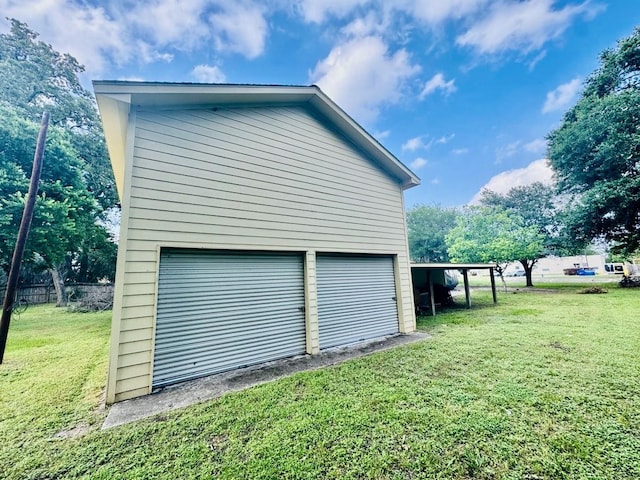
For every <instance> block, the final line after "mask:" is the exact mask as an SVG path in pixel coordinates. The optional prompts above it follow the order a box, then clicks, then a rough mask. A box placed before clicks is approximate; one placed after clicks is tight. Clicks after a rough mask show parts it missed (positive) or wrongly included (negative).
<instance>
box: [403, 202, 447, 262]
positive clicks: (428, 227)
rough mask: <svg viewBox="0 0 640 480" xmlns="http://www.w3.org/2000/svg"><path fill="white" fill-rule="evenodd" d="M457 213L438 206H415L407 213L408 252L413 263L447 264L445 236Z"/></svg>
mask: <svg viewBox="0 0 640 480" xmlns="http://www.w3.org/2000/svg"><path fill="white" fill-rule="evenodd" d="M458 215H459V213H458V211H457V210H455V209H453V208H442V207H440V206H439V205H416V206H415V207H413V208H411V209H409V210H408V211H407V232H408V236H409V252H410V256H411V260H413V261H415V262H448V261H449V255H448V254H447V244H446V242H445V239H444V237H445V235H446V234H447V233H448V232H449V230H451V229H452V228H453V227H454V225H455V223H456V217H457V216H458Z"/></svg>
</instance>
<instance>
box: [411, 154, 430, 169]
mask: <svg viewBox="0 0 640 480" xmlns="http://www.w3.org/2000/svg"><path fill="white" fill-rule="evenodd" d="M427 163H429V162H428V161H427V160H425V159H424V158H422V157H418V158H416V159H415V160H414V161H413V162H411V163H410V164H409V167H410V168H411V170H420V169H421V168H422V167H424V166H425V165H427Z"/></svg>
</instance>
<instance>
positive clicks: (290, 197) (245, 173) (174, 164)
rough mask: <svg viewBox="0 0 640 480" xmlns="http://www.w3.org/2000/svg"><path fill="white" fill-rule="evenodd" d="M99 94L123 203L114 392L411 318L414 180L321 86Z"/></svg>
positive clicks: (353, 338)
mask: <svg viewBox="0 0 640 480" xmlns="http://www.w3.org/2000/svg"><path fill="white" fill-rule="evenodd" d="M94 90H95V94H96V98H97V101H98V106H99V109H100V114H101V116H102V120H103V127H104V132H105V137H106V140H107V146H108V150H109V156H110V158H111V163H112V166H113V171H114V176H115V179H116V184H117V188H118V193H119V195H120V199H121V202H122V220H121V229H120V238H119V251H118V264H117V273H116V282H115V297H114V309H113V323H112V332H111V354H110V364H109V376H108V383H107V403H113V402H117V401H121V400H125V399H128V398H133V397H137V396H140V395H145V394H149V393H151V392H153V391H154V390H155V389H158V388H162V387H165V386H167V385H170V384H174V383H178V382H182V381H185V380H190V379H194V378H198V377H202V376H206V375H210V374H215V373H219V372H223V371H227V370H231V369H235V368H239V367H243V366H247V365H253V364H259V363H263V362H266V361H270V360H274V359H279V358H285V357H290V356H295V355H299V354H317V353H319V352H320V351H321V350H322V349H325V348H331V347H336V346H340V345H347V344H350V343H353V342H357V341H361V340H365V339H372V338H378V337H381V336H384V335H388V334H394V333H397V332H411V331H413V330H414V329H415V316H414V309H413V298H412V287H411V275H410V268H409V259H408V247H407V234H406V226H405V216H404V204H403V190H404V189H406V188H409V187H411V186H414V185H417V184H418V183H419V180H418V178H417V177H416V176H415V174H413V173H412V172H411V171H410V170H409V169H407V168H406V167H405V166H404V165H403V164H402V163H401V162H399V161H398V160H397V159H396V158H395V157H394V156H393V155H392V154H391V153H390V152H389V151H387V150H386V149H385V148H384V147H383V146H382V145H380V144H379V143H378V142H377V141H376V140H375V139H374V138H372V137H371V136H370V135H369V134H368V133H367V132H366V131H365V130H364V129H362V127H360V126H359V125H358V124H357V123H356V122H354V120H353V119H351V118H350V117H349V116H348V115H346V114H345V113H344V112H343V111H342V110H341V109H340V108H339V107H338V106H336V105H335V104H334V103H333V102H332V101H331V100H330V99H329V98H328V97H327V96H326V95H325V94H324V93H323V92H322V91H321V90H320V89H319V88H317V87H315V86H310V87H308V86H303V87H291V86H256V85H209V84H176V83H147V82H116V81H99V82H94Z"/></svg>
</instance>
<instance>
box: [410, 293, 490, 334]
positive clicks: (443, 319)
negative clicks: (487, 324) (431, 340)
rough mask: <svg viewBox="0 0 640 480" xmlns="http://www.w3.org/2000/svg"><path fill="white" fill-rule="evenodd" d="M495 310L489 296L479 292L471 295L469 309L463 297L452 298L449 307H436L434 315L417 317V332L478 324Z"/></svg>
mask: <svg viewBox="0 0 640 480" xmlns="http://www.w3.org/2000/svg"><path fill="white" fill-rule="evenodd" d="M494 310H495V304H494V303H493V299H492V297H491V294H490V293H489V294H486V293H485V292H480V293H477V294H475V295H474V294H472V296H471V308H467V305H466V303H465V300H464V296H462V297H456V298H454V302H453V304H451V305H446V306H436V315H435V316H432V315H430V314H427V315H418V316H417V317H416V325H417V327H418V329H419V330H430V329H432V328H433V327H436V326H438V325H449V324H478V323H479V322H482V321H484V319H485V318H486V316H487V314H488V313H489V312H493V311H494Z"/></svg>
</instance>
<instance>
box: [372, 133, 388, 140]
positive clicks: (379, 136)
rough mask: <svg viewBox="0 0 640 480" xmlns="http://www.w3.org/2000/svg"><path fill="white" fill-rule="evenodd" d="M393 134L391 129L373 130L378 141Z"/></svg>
mask: <svg viewBox="0 0 640 480" xmlns="http://www.w3.org/2000/svg"><path fill="white" fill-rule="evenodd" d="M389 135H391V130H383V131H382V132H373V137H374V138H375V139H377V140H378V141H380V140H384V139H385V138H388V137H389Z"/></svg>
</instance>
